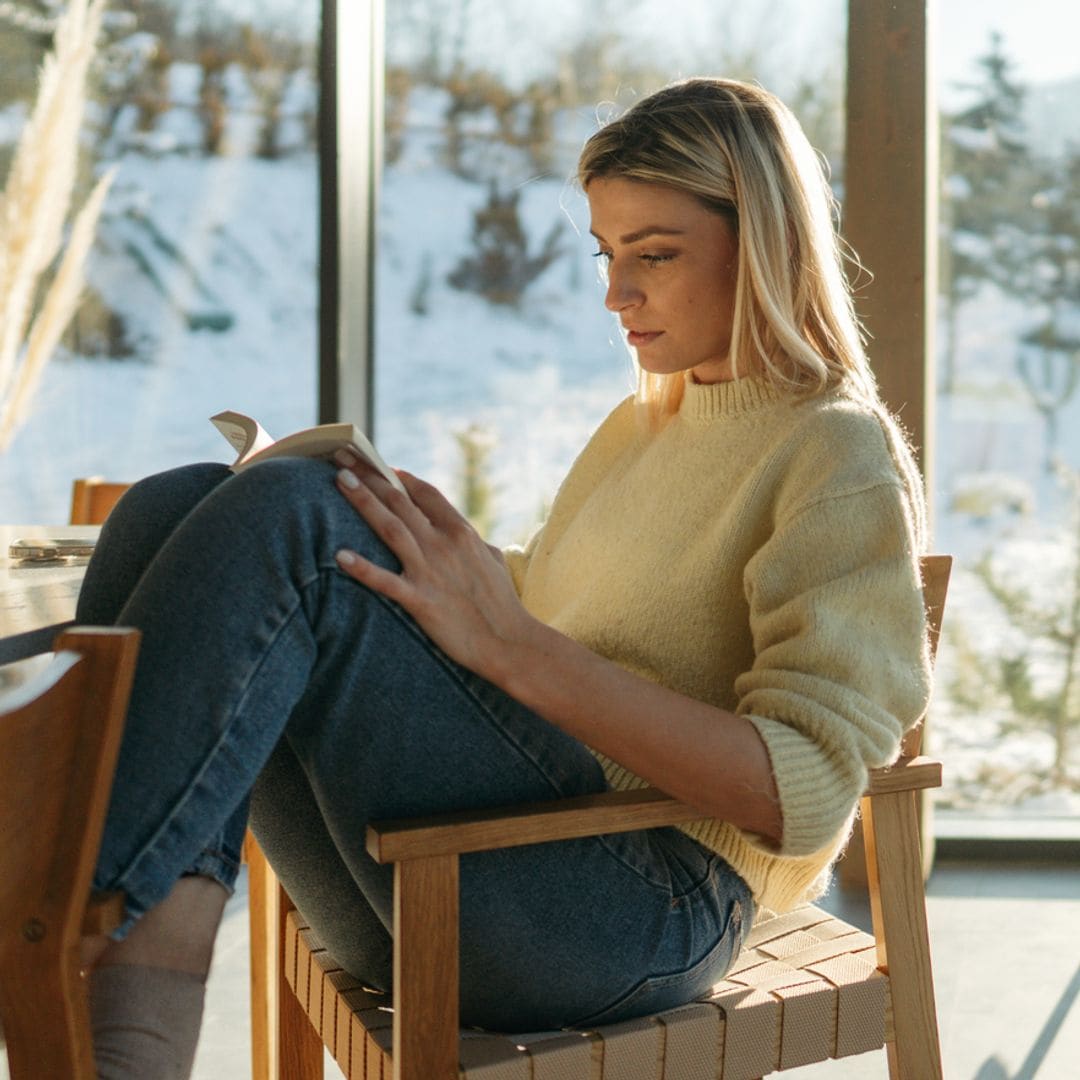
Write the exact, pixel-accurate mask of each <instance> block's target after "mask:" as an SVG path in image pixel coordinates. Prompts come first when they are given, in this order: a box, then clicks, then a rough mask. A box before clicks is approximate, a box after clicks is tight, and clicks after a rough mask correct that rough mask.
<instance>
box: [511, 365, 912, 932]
mask: <svg viewBox="0 0 1080 1080" xmlns="http://www.w3.org/2000/svg"><path fill="white" fill-rule="evenodd" d="M920 491H921V488H920V484H919V478H918V475H917V473H916V471H915V468H914V465H913V463H912V461H911V458H910V456H909V454H908V452H907V449H906V447H905V445H904V441H903V439H902V437H901V436H900V434H899V433H898V431H897V430H896V428H895V427H894V425H893V424H892V422H891V421H890V420H889V419H888V418H887V417H886V416H885V415H884V414H883V413H882V412H881V411H880V410H878V409H877V408H872V407H869V406H867V405H866V404H864V403H861V402H859V401H857V400H855V399H853V398H852V397H850V396H848V395H847V394H845V393H844V392H843V391H835V392H832V393H829V394H826V395H823V396H818V397H813V398H794V397H790V396H786V395H783V394H781V393H779V392H777V391H775V390H773V389H771V388H770V387H769V386H767V385H766V384H764V383H763V382H760V381H758V380H755V379H740V380H738V381H736V382H728V383H718V384H713V385H708V386H703V385H698V384H696V383H693V382H688V383H687V386H686V394H685V397H684V400H683V402H682V405H681V408H680V411H679V413H678V415H677V416H676V417H674V418H673V419H672V420H671V421H670V422H669V423H668V424H667V425H666V426H664V427H663V428H662V429H661V430H659V431H657V432H650V431H646V430H643V427H642V425H640V424H639V423H638V422H637V420H636V418H635V410H634V405H633V403H632V401H630V400H627V401H624V402H623V403H622V404H621V405H620V406H619V407H618V408H616V409H615V411H614V412H613V413H612V414H611V415H610V416H609V417H608V418H607V420H605V421H604V423H603V424H602V425H601V427H600V429H599V430H598V431H597V432H596V434H595V435H594V436H593V438H592V439H591V440H590V441H589V443H588V445H587V446H586V447H585V449H584V451H583V452H582V453H581V455H580V456H579V457H578V459H577V461H576V462H575V463H574V465H573V467H572V469H571V470H570V472H569V474H568V475H567V477H566V479H565V481H564V482H563V484H562V487H561V488H560V490H559V493H558V496H557V498H556V500H555V503H554V505H553V507H552V510H551V514H550V516H549V518H548V520H547V521H546V522H545V524H544V526H543V527H542V528H541V529H540V530H539V531H538V532H537V534H536V535H535V536H534V537H533V538H532V540H530V542H529V544H528V546H527V547H526V548H525V549H511V550H510V551H508V552H507V553H506V556H507V564H508V566H509V568H510V571H511V574H512V575H513V577H514V581H515V584H516V586H517V588H518V592H519V593H520V595H521V598H522V601H523V602H524V604H525V606H526V607H527V608H528V609H529V610H530V611H531V612H532V613H533V614H534V615H536V616H537V617H538V618H540V619H542V620H543V621H544V622H546V623H548V624H550V625H551V626H553V627H555V628H556V629H558V630H560V631H561V632H563V633H565V634H567V635H568V636H569V637H571V638H573V639H575V640H576V641H578V642H580V643H582V644H583V645H586V646H587V647H588V648H590V649H592V650H593V651H595V652H597V653H600V654H601V655H603V656H606V657H608V658H609V659H611V660H613V661H614V662H616V663H618V664H620V665H622V666H623V667H625V668H627V669H629V670H631V671H634V672H637V673H638V674H640V675H643V676H645V677H647V678H649V679H652V680H655V681H656V682H658V683H661V684H663V685H665V686H668V687H671V688H672V689H675V690H677V691H680V692H681V693H684V694H687V695H689V696H690V697H693V698H697V699H699V700H702V701H706V702H710V703H712V704H714V705H717V706H719V707H721V708H723V709H727V710H729V711H732V712H736V713H740V714H745V715H747V716H749V717H750V718H751V720H752V722H753V723H754V725H755V726H756V727H757V729H758V731H759V732H760V733H761V736H762V738H763V739H764V741H765V745H766V746H767V747H768V751H769V755H770V758H771V761H772V766H773V771H774V773H775V775H776V784H777V788H778V791H779V795H780V801H781V808H782V811H783V820H784V837H783V843H782V846H781V847H780V849H779V850H777V849H775V848H774V847H772V846H771V845H769V844H767V843H765V842H763V841H761V840H760V839H759V838H757V837H755V836H753V835H751V834H748V833H744V832H742V831H741V830H739V829H737V828H736V827H735V826H733V825H730V824H728V823H726V822H723V821H716V820H713V821H705V822H699V823H696V824H693V825H689V826H686V830H685V831H686V832H688V833H689V834H690V835H692V836H694V837H695V838H696V839H697V840H698V841H700V842H701V843H702V844H704V845H706V846H707V847H709V848H711V849H712V850H714V851H716V852H717V853H719V854H720V855H721V856H723V857H724V858H725V859H726V860H727V861H728V862H729V863H730V864H731V865H732V866H733V867H734V868H735V869H736V870H737V871H738V872H739V873H740V874H741V875H742V877H743V878H744V879H745V880H746V882H747V883H748V884H749V886H750V887H751V889H752V890H753V892H754V896H755V899H756V900H757V902H758V903H759V904H761V905H763V906H765V907H768V908H771V909H773V910H775V911H786V910H788V909H790V908H791V907H794V906H795V905H797V904H798V903H800V902H802V901H804V900H807V899H810V898H812V897H814V896H816V895H818V894H819V893H820V891H821V888H822V886H823V884H824V881H825V875H826V872H827V870H828V868H829V866H830V864H831V863H832V861H833V859H834V858H835V857H836V855H837V854H838V851H839V849H840V847H841V846H842V844H843V843H844V841H845V839H846V837H847V833H848V829H849V827H850V823H851V819H852V814H853V811H854V808H855V806H856V805H857V801H858V798H859V796H860V794H861V792H862V791H863V789H864V787H865V784H866V780H867V770H868V769H869V768H872V767H875V766H879V765H884V764H887V763H888V762H889V761H890V760H892V759H893V758H894V757H895V755H896V753H897V749H898V746H899V740H900V735H901V733H902V731H903V730H904V729H905V728H906V727H908V726H910V725H911V724H912V723H914V722H915V721H916V720H917V718H918V717H919V715H920V714H921V712H922V710H923V708H924V706H925V704H926V700H927V696H928V693H929V659H928V653H927V649H926V645H925V623H924V615H923V608H922V599H921V591H920V586H919V575H918V556H919V554H920V552H921V547H922V541H923V511H922V499H921V494H920ZM597 756H598V757H599V758H600V760H601V763H602V765H603V767H604V771H605V773H606V775H607V778H608V781H609V783H610V785H611V786H612V788H615V789H625V788H633V787H640V786H642V785H643V783H644V782H643V781H642V780H641V779H640V778H638V777H636V776H634V775H633V774H632V773H630V772H628V771H627V770H626V769H623V768H622V767H621V766H620V765H618V764H617V763H616V762H614V761H611V760H610V759H607V758H604V757H603V756H602V755H599V754H598V755H597Z"/></svg>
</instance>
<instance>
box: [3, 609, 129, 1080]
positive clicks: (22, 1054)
mask: <svg viewBox="0 0 1080 1080" xmlns="http://www.w3.org/2000/svg"><path fill="white" fill-rule="evenodd" d="M24 637H25V639H26V640H32V639H33V638H36V635H25V636H24ZM18 640H19V639H9V640H8V641H7V642H5V646H7V645H11V646H12V647H13V648H12V649H10V650H8V651H9V652H11V651H16V652H17V651H18V650H17V648H16V646H17V645H18ZM138 643H139V633H138V631H136V630H117V629H110V630H104V629H94V628H89V627H76V628H73V629H68V630H65V631H63V632H62V633H61V634H60V635H59V636H58V638H57V640H56V643H55V649H56V652H55V655H54V656H53V657H52V658H51V659H48V658H47V657H46V658H43V659H41V660H38V659H21V660H17V661H16V662H14V663H11V664H7V665H5V666H3V667H0V1024H2V1027H3V1032H4V1037H5V1040H6V1042H7V1053H8V1065H9V1069H10V1074H11V1078H12V1080H91V1078H93V1077H95V1076H96V1075H97V1072H96V1070H95V1068H94V1063H93V1053H92V1047H91V1042H90V1017H89V1010H88V1005H87V1000H86V986H85V982H84V980H83V978H82V976H81V974H80V971H79V937H80V936H81V935H82V934H87V933H106V932H107V931H109V930H111V929H112V928H113V927H115V926H116V925H118V924H119V921H120V918H121V916H122V914H123V903H122V897H121V896H120V895H119V894H112V895H109V896H105V897H98V896H95V897H91V895H90V882H91V878H92V875H93V870H94V863H95V861H96V859H97V853H98V847H99V845H100V843H101V831H102V828H103V827H104V824H105V812H106V810H107V809H108V799H109V791H110V788H111V785H112V776H113V771H114V769H115V765H116V755H117V753H118V751H119V748H120V737H121V734H122V732H123V725H124V717H125V714H126V712H127V701H128V694H129V692H130V689H131V680H132V676H133V674H134V671H135V656H136V653H137V651H138Z"/></svg>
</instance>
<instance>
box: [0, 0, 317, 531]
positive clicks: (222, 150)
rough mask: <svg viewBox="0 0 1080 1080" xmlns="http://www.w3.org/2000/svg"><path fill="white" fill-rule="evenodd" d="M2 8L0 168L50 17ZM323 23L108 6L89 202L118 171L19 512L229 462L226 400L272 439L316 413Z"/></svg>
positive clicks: (87, 172) (83, 182)
mask: <svg viewBox="0 0 1080 1080" xmlns="http://www.w3.org/2000/svg"><path fill="white" fill-rule="evenodd" d="M3 6H4V7H5V8H6V9H9V10H7V11H5V12H4V13H3V14H2V15H0V72H2V76H0V169H2V170H3V172H2V173H0V175H4V174H6V173H7V166H8V164H9V163H10V161H11V157H12V152H13V150H14V145H15V142H16V140H17V138H18V137H19V135H20V133H21V132H22V130H23V129H24V124H25V121H26V117H27V116H28V111H29V109H30V107H31V104H32V102H33V100H34V98H35V94H36V80H35V72H36V69H37V67H38V65H39V64H40V62H41V59H42V56H43V54H44V51H45V50H46V49H47V48H48V47H49V45H50V39H51V28H52V15H51V14H50V13H53V12H55V10H56V5H55V4H52V3H40V4H38V3H27V4H20V5H3ZM16 8H17V9H18V10H17V11H16V10H15V9H16ZM35 12H40V13H41V14H36V15H35V14H34V13H35ZM319 12H320V5H319V3H318V0H295V2H292V3H290V4H288V5H284V6H283V5H273V6H271V7H270V8H265V7H264V6H263V5H249V4H236V3H234V4H229V5H220V6H219V5H209V4H201V3H200V4H192V3H182V2H180V0H112V2H111V3H110V5H109V9H108V11H107V13H106V19H105V23H104V30H103V33H102V34H101V36H100V39H99V46H98V49H97V54H96V56H95V58H94V61H93V63H92V66H91V71H90V75H89V80H88V83H89V102H88V106H87V110H86V116H85V122H84V124H83V127H82V133H81V143H82V147H81V155H80V164H79V173H78V177H77V180H76V185H75V193H74V205H75V207H76V208H77V207H78V206H80V205H81V204H82V203H83V201H84V200H85V199H86V197H87V194H88V192H89V190H90V188H91V186H92V184H93V181H94V180H95V178H96V177H97V176H99V175H100V174H101V173H102V172H103V171H104V170H105V169H106V168H108V167H113V168H115V178H114V180H113V183H112V188H111V190H110V192H109V195H108V199H107V202H106V204H105V208H104V212H103V214H102V217H101V219H100V222H99V224H98V227H97V231H96V237H95V239H94V243H93V248H92V251H91V254H90V257H89V261H88V266H87V287H86V290H85V293H84V298H83V300H82V303H81V306H80V307H79V309H78V312H77V314H76V316H75V318H74V320H73V322H72V323H71V326H70V328H69V329H68V331H67V332H66V333H65V335H64V337H63V339H62V341H61V343H60V345H59V347H58V348H57V349H56V350H55V353H54V355H53V357H52V359H51V361H50V362H49V363H48V365H47V366H46V368H45V370H44V376H43V378H42V381H41V385H40V388H39V390H38V392H37V394H36V395H35V396H34V398H33V399H32V401H31V403H30V405H29V407H28V409H27V410H25V417H24V420H23V423H22V424H21V426H20V427H19V429H18V431H17V433H16V434H15V436H14V438H13V439H12V441H11V443H10V445H9V446H8V448H7V449H6V450H0V506H2V507H3V517H4V519H5V520H7V521H23V522H26V521H39V522H59V521H63V520H66V518H67V513H68V504H69V500H70V488H71V480H72V478H73V477H75V476H85V475H90V474H95V473H96V474H102V475H105V476H107V477H108V478H110V479H114V480H123V481H128V480H133V479H136V478H137V477H139V476H141V475H144V474H146V473H149V472H152V471H155V470H157V469H161V468H164V467H168V466H172V465H177V464H180V463H182V462H185V461H190V460H193V459H197V458H215V459H217V460H228V459H229V448H228V446H227V444H226V443H225V442H224V441H223V440H222V438H221V436H220V435H219V434H218V433H217V431H216V430H215V429H214V428H213V427H212V426H211V425H210V423H209V422H208V417H209V416H210V415H211V414H213V413H216V412H219V411H220V410H222V409H236V410H239V411H242V412H246V413H250V414H252V415H255V416H257V417H258V418H259V419H260V420H261V421H262V423H263V424H264V425H265V426H266V427H267V428H268V430H270V431H271V432H272V433H274V434H277V435H281V434H285V433H287V432H288V431H290V430H292V429H295V428H297V427H300V426H306V425H308V424H311V423H314V422H315V420H316V405H315V401H316V380H317V322H316V318H317V296H318V288H317V262H318V158H317V146H316V142H315V138H316V114H317V107H318V94H317V83H316V72H315V60H316V54H317V42H318V35H319ZM28 13H29V14H30V15H33V17H29V16H28ZM3 302H4V301H3V297H0V306H2V305H3ZM2 321H3V320H2V319H0V322H2Z"/></svg>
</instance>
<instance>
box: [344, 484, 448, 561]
mask: <svg viewBox="0 0 1080 1080" xmlns="http://www.w3.org/2000/svg"><path fill="white" fill-rule="evenodd" d="M376 482H379V483H381V484H382V486H383V487H384V489H385V492H381V493H376V491H375V490H373V488H374V486H375V484H376ZM337 486H338V490H339V491H340V492H341V493H342V494H343V495H344V496H345V498H346V499H347V500H348V501H349V503H350V505H351V506H352V507H353V509H354V510H355V511H356V512H357V513H358V514H359V515H360V516H361V517H362V518H363V519H364V520H365V521H366V522H367V523H368V525H369V526H370V527H371V530H372V532H374V533H375V535H376V536H377V537H378V538H379V539H380V540H382V542H383V543H384V544H386V546H387V547H388V548H389V549H390V550H391V551H392V552H393V553H394V554H395V555H396V556H397V558H398V561H399V562H400V563H401V565H402V566H404V567H409V566H411V565H413V564H414V563H415V562H416V561H417V559H418V558H419V557H420V554H421V551H420V546H419V543H418V541H417V536H416V530H417V529H418V528H420V527H422V525H426V524H427V522H426V519H424V518H423V515H422V514H421V513H420V512H419V511H418V510H416V508H415V507H412V504H411V503H410V502H409V500H408V499H407V498H406V497H405V496H404V495H402V494H401V493H400V492H397V491H395V490H394V489H393V488H392V487H390V485H389V484H388V483H387V482H386V481H385V480H383V479H382V477H378V478H377V481H376V480H375V479H371V480H367V479H365V480H363V481H361V480H360V479H358V478H357V476H356V473H355V472H354V471H353V470H352V469H341V470H340V471H339V472H338V474H337ZM391 502H396V503H397V504H398V505H390V504H391ZM410 508H411V510H412V512H411V513H410V512H409V510H410ZM404 515H408V516H409V518H412V520H406V519H405V517H404Z"/></svg>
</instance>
